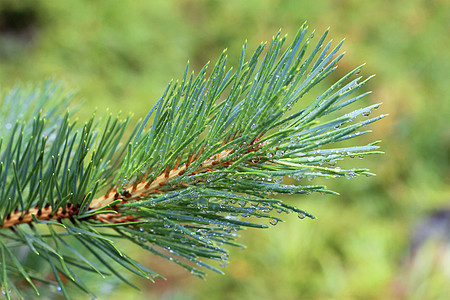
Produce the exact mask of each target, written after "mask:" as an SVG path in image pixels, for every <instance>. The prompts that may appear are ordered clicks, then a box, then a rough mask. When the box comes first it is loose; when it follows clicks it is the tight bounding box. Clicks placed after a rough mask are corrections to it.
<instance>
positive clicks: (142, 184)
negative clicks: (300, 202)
mask: <svg viewBox="0 0 450 300" xmlns="http://www.w3.org/2000/svg"><path fill="white" fill-rule="evenodd" d="M306 31H307V30H306V26H302V27H301V28H300V30H299V32H298V33H297V35H296V36H295V38H294V40H293V42H292V43H291V44H290V45H289V46H287V47H286V49H285V50H283V45H284V43H285V39H286V37H281V36H280V34H277V35H276V36H275V37H274V38H273V39H272V42H271V43H270V45H269V47H268V49H267V50H266V49H265V48H266V45H265V44H261V45H260V46H259V47H258V48H257V49H256V51H255V53H254V54H253V55H252V56H251V58H250V59H249V60H247V59H246V51H247V49H246V48H247V46H246V44H245V45H244V47H243V49H242V53H241V58H240V62H239V65H238V67H237V69H236V71H233V70H232V69H228V68H227V67H226V61H227V56H226V52H224V53H222V55H221V56H220V57H219V59H218V61H217V63H216V64H215V66H214V67H213V68H212V70H211V71H208V66H205V67H204V68H203V69H202V70H201V71H200V72H199V74H198V75H196V76H194V73H191V74H189V65H188V66H187V68H186V72H185V74H184V77H183V79H182V80H181V81H180V82H175V83H170V84H169V86H168V87H167V89H166V91H165V92H164V94H163V96H162V97H161V98H160V99H159V100H158V102H157V103H156V105H155V106H154V107H153V108H152V109H151V111H150V112H149V114H148V115H147V117H146V118H145V119H144V121H143V122H141V123H138V124H137V125H136V127H135V129H134V131H133V132H132V133H131V135H130V138H129V140H128V141H125V142H124V143H123V144H121V141H122V136H123V133H124V131H125V130H126V128H127V126H128V124H129V122H130V118H125V119H123V120H121V119H120V118H119V117H116V118H114V117H112V116H111V115H109V116H106V117H105V118H101V119H98V121H95V120H96V118H95V117H93V118H92V119H91V120H89V121H88V122H86V123H85V124H84V125H83V126H78V125H77V123H76V122H71V121H70V117H69V116H70V114H69V113H66V114H65V115H64V117H60V116H61V115H62V114H61V112H62V111H63V110H65V108H66V107H67V104H68V100H69V99H70V98H69V97H67V96H61V94H59V93H56V91H59V90H60V89H59V88H58V87H57V86H56V87H54V86H53V85H51V84H46V85H45V86H44V88H42V89H35V90H33V91H28V92H27V90H26V89H25V90H23V89H20V88H19V89H16V90H13V91H12V92H11V93H9V94H7V95H6V96H5V97H4V99H5V100H4V102H3V105H2V111H1V112H0V115H1V116H5V119H4V120H6V121H7V122H4V123H3V124H0V125H2V126H5V127H4V128H6V129H7V130H6V131H4V133H2V142H1V144H0V154H1V156H0V157H1V165H0V246H1V255H2V261H1V267H2V269H3V273H2V274H3V275H2V280H3V281H2V282H3V283H2V287H3V289H4V291H6V293H5V294H6V296H7V297H10V293H9V288H8V287H13V290H15V292H16V293H17V294H20V292H19V291H18V289H17V288H14V287H15V285H14V283H13V278H14V282H17V280H18V278H19V277H22V278H23V279H25V280H26V282H27V283H28V284H29V285H30V286H31V287H33V288H34V289H35V290H36V291H37V290H38V289H37V286H38V282H39V281H41V282H46V281H47V279H45V278H44V274H39V272H37V271H36V270H32V269H30V268H29V267H28V266H27V265H26V264H24V262H22V261H20V260H19V259H18V258H16V257H15V254H14V251H13V250H11V249H14V248H17V247H21V246H22V247H26V248H28V249H29V251H30V254H29V255H31V256H33V257H35V258H36V259H40V260H41V261H42V262H43V263H45V264H47V265H48V266H49V267H50V269H51V270H52V272H53V275H54V278H55V283H54V284H57V285H58V286H59V287H60V288H61V290H62V292H63V293H64V295H65V297H66V298H68V297H69V295H68V292H67V291H66V289H65V281H70V282H72V283H73V284H74V285H75V286H77V287H79V288H80V289H81V290H83V291H85V292H86V293H91V292H90V291H89V288H88V287H86V285H85V284H84V283H83V282H82V280H81V278H80V277H78V276H77V273H76V272H75V271H74V269H82V270H85V271H89V272H92V273H95V274H98V275H100V276H103V277H104V276H105V275H106V274H107V272H105V271H103V270H101V269H103V268H105V269H107V270H108V271H109V273H110V274H112V275H114V276H116V277H118V278H120V279H121V280H123V281H124V282H126V283H128V284H130V285H132V286H133V284H132V283H131V282H129V281H128V280H127V279H126V277H124V276H123V275H122V273H121V272H120V271H119V270H117V269H116V268H117V266H121V267H123V268H125V269H127V270H129V271H130V272H132V273H135V274H137V275H139V276H143V277H145V278H148V279H150V280H153V278H155V277H160V275H159V274H157V273H155V272H154V271H152V270H149V269H148V268H146V267H144V266H142V265H141V264H139V263H138V262H136V261H134V260H133V259H131V258H130V257H129V256H128V255H126V254H125V253H124V252H123V251H122V250H120V249H118V248H117V246H116V245H115V242H114V241H115V240H117V239H125V240H129V241H131V242H133V243H135V244H136V245H138V246H140V247H142V248H143V249H145V250H147V251H149V252H151V253H153V254H155V255H159V256H161V257H164V258H167V259H168V260H170V261H173V262H175V263H177V264H179V265H180V266H182V267H184V268H186V269H187V270H189V271H190V272H191V273H193V274H195V275H197V276H200V277H203V276H204V275H205V272H204V270H202V269H201V268H197V267H195V265H198V266H200V267H203V268H207V269H210V270H213V271H216V272H219V273H222V271H221V270H220V269H219V268H218V267H217V266H215V264H214V260H218V261H222V262H226V260H227V259H228V252H227V250H226V248H225V247H224V245H233V246H240V245H239V244H236V242H235V239H236V237H237V235H236V233H235V232H236V231H239V230H241V229H242V228H244V227H255V228H266V227H268V226H267V225H266V224H262V223H261V222H258V219H255V218H249V219H247V220H245V218H247V217H257V218H263V219H264V218H265V219H269V223H270V224H272V225H275V224H276V223H277V222H278V221H280V220H281V219H280V218H279V217H278V215H277V214H276V213H282V212H286V213H292V212H294V213H297V214H298V215H299V218H305V217H310V218H314V216H313V215H311V214H310V213H308V212H306V211H304V210H301V209H299V208H297V207H294V206H291V205H289V204H287V203H284V202H283V201H281V200H279V199H276V198H274V195H276V194H279V193H285V194H308V193H311V192H321V193H330V194H336V192H334V191H330V190H328V189H326V187H324V186H322V185H305V184H304V179H305V178H306V177H307V178H308V179H312V178H314V177H341V176H345V177H348V178H352V177H355V176H359V175H367V176H370V175H373V174H372V173H370V172H369V171H368V170H367V169H341V168H339V167H336V166H335V164H336V162H337V161H340V160H342V159H344V158H346V157H349V156H350V157H351V156H365V155H370V154H378V153H381V152H380V151H379V150H378V146H377V145H376V144H377V142H374V143H370V144H368V145H364V146H355V147H342V146H340V147H339V146H338V147H333V146H334V145H333V144H334V143H339V142H341V141H344V140H348V139H352V138H355V137H358V136H360V135H362V134H365V133H368V132H369V131H368V130H366V131H362V132H360V131H359V130H361V129H362V127H365V126H367V125H369V124H371V123H373V122H375V121H377V120H379V119H381V118H383V117H384V115H380V116H377V117H373V118H365V117H367V116H368V114H369V113H370V112H371V110H373V109H376V108H377V107H378V106H379V104H375V105H370V106H367V107H364V108H357V109H355V110H353V111H352V112H349V113H346V114H343V115H338V114H337V111H338V110H340V109H342V108H345V107H347V106H349V105H351V104H353V103H355V102H357V101H358V100H360V99H362V97H363V96H365V95H367V94H368V93H362V94H356V92H357V91H358V90H359V88H361V87H362V86H363V85H364V84H365V83H366V82H367V81H368V80H369V79H370V77H369V78H367V79H364V80H362V79H361V77H357V78H354V76H355V75H357V74H358V73H359V72H360V69H361V67H362V66H360V67H357V68H355V69H354V70H353V71H351V72H349V73H348V74H347V75H345V76H344V77H343V78H341V79H340V80H338V81H337V82H336V83H335V84H333V85H332V86H331V87H329V88H328V89H327V90H325V91H324V92H322V94H321V95H319V96H318V97H317V98H316V99H315V100H314V101H313V102H312V103H311V104H309V105H308V106H307V107H306V108H304V109H302V110H300V111H297V112H291V111H292V110H293V109H294V108H295V107H296V103H297V102H298V101H299V100H300V99H301V98H302V97H304V96H305V95H306V94H307V93H308V92H310V91H311V90H312V89H313V88H314V87H315V86H316V85H317V84H318V83H320V82H321V81H322V80H324V79H325V78H326V77H327V76H328V75H329V74H330V73H332V72H333V71H334V70H335V69H336V67H337V63H338V62H339V60H340V59H341V58H342V56H343V54H339V49H340V47H341V45H342V42H340V43H339V44H338V45H337V46H336V47H335V48H333V49H332V48H331V42H329V43H327V44H324V41H325V38H326V35H327V32H325V34H324V35H323V36H322V37H321V38H320V40H319V41H318V43H317V44H316V45H315V46H314V48H313V49H312V50H311V51H308V50H307V47H308V45H309V44H310V41H311V39H312V37H313V35H310V36H308V37H307V36H306ZM261 57H262V58H261ZM208 72H209V75H208ZM18 91H22V93H23V94H22V95H21V96H17V95H18V94H17V93H18ZM12 99H16V100H12ZM17 99H18V100H17ZM24 99H30V100H29V101H30V103H31V104H28V105H27V107H29V109H28V110H27V111H23V112H22V113H23V118H22V119H21V120H19V121H18V122H16V123H15V125H10V126H8V125H4V124H13V123H11V120H12V118H13V117H12V116H11V115H10V112H8V109H12V108H13V106H12V101H25V100H24ZM55 99H61V100H60V102H57V103H56V104H52V102H54V101H55ZM22 103H24V102H22ZM14 109H16V111H15V113H16V114H17V115H18V114H19V113H20V111H17V108H14ZM44 112H46V113H44ZM333 115H335V117H333ZM151 118H152V119H153V121H152V124H151V125H148V124H147V123H148V121H149V120H150V119H151ZM3 141H5V144H3ZM122 145H123V146H122ZM288 177H290V178H292V179H290V180H287V179H286V178H288ZM288 182H289V183H288ZM290 182H295V184H290ZM105 190H107V192H106V193H104V192H103V191H105ZM21 224H28V225H29V226H28V227H26V226H23V225H21ZM39 224H45V225H39ZM8 229H10V230H8ZM75 245H76V246H75ZM204 259H207V260H204Z"/></svg>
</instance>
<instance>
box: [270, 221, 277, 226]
mask: <svg viewBox="0 0 450 300" xmlns="http://www.w3.org/2000/svg"><path fill="white" fill-rule="evenodd" d="M269 223H270V225H272V226H275V225H277V224H278V220H277V219H272V220H270V222H269Z"/></svg>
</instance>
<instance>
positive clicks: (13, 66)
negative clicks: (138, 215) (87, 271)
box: [0, 0, 450, 299]
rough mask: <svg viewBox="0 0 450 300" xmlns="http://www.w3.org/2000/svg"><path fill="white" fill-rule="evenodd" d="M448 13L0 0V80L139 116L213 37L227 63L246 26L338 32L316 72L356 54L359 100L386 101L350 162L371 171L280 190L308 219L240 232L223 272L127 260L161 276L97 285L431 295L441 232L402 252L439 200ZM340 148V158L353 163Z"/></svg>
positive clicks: (447, 145) (449, 108)
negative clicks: (307, 191)
mask: <svg viewBox="0 0 450 300" xmlns="http://www.w3.org/2000/svg"><path fill="white" fill-rule="evenodd" d="M449 15H450V5H449V4H448V2H447V1H445V0H398V1H357V0H327V1H298V0H287V1H281V0H272V1H270V0H265V1H261V0H259V1H258V0H247V1H237V0H230V1H218V0H216V1H214V0H200V1H198V0H179V1H175V0H170V1H87V0H86V1H75V0H73V1H50V0H48V1H39V2H38V1H13V0H3V1H2V2H1V3H0V83H1V86H2V87H11V86H12V85H14V84H15V83H16V82H17V81H20V82H28V81H34V82H36V81H38V82H42V81H43V80H45V79H47V78H49V77H55V78H56V79H61V80H63V81H64V82H65V83H66V85H67V86H68V87H70V88H76V89H78V91H79V95H80V99H81V98H83V99H86V100H85V105H84V106H83V108H82V109H81V114H80V115H81V117H80V118H83V117H87V115H88V114H90V113H91V112H92V110H93V108H94V107H98V110H99V111H103V110H104V108H106V107H109V108H110V109H111V111H113V112H114V111H119V110H122V111H124V112H125V113H128V112H129V111H132V112H134V113H135V115H136V116H138V117H142V116H144V115H145V114H146V112H147V111H148V110H149V108H150V107H151V106H152V105H153V103H154V102H155V101H156V100H157V99H158V98H159V96H160V95H161V94H162V92H163V90H164V88H165V86H166V84H167V83H168V81H169V80H170V79H172V78H174V79H176V78H179V77H181V75H182V73H183V70H184V67H185V63H186V61H187V60H188V59H190V61H191V64H192V66H193V69H194V70H199V69H200V67H201V66H202V65H203V64H204V63H206V62H207V61H208V60H212V61H213V60H214V59H215V58H217V57H218V55H219V54H220V53H221V51H222V50H223V49H224V48H228V49H229V54H230V64H231V65H233V64H234V63H235V62H236V61H237V59H238V57H239V52H240V47H241V45H242V44H243V42H244V41H245V40H246V39H248V42H249V49H254V48H255V47H256V45H257V44H258V43H259V42H260V41H266V40H269V39H270V37H271V36H272V35H273V34H274V33H275V32H277V31H278V29H279V28H282V31H283V33H289V34H290V36H293V35H294V34H295V32H296V30H297V29H298V27H299V26H300V25H301V24H302V23H303V22H304V21H305V20H308V23H309V25H310V27H311V28H315V29H316V30H317V31H318V32H322V31H323V30H325V29H326V28H327V27H329V26H330V27H331V33H330V37H332V38H334V40H340V39H341V38H344V37H345V38H346V42H345V44H344V48H345V50H346V51H347V54H346V57H344V59H343V61H342V63H340V67H339V70H338V71H337V74H335V75H334V77H333V78H332V79H337V77H338V76H339V75H342V74H343V73H346V72H348V71H350V70H351V69H352V68H353V67H355V66H357V65H359V64H361V63H363V62H366V63H367V66H366V67H365V68H364V69H363V74H362V75H364V76H368V75H370V74H374V73H375V74H377V77H375V79H373V80H371V82H369V84H368V89H371V90H373V91H374V93H372V94H371V95H370V96H369V97H368V100H367V101H369V102H371V103H376V102H378V101H380V100H381V101H382V102H384V105H383V106H382V107H381V108H380V110H379V111H380V113H381V112H382V113H389V114H390V117H389V118H386V119H384V120H382V121H380V122H377V123H378V124H375V125H373V126H372V129H373V131H374V133H373V134H371V136H370V137H367V139H368V140H372V139H373V138H377V139H378V138H379V139H382V140H383V143H382V148H383V150H384V151H386V155H384V156H377V157H372V158H370V159H369V158H366V159H365V160H364V161H363V165H364V166H369V167H371V169H372V170H373V171H374V172H375V173H377V174H378V176H377V177H375V178H357V179H353V180H351V181H347V180H346V179H337V180H330V181H329V182H327V184H328V186H329V187H331V188H332V189H334V190H337V191H339V192H341V196H340V197H331V196H321V195H317V196H312V195H311V196H304V197H303V196H302V197H299V198H298V199H290V200H289V201H292V202H293V203H296V205H299V206H300V207H302V208H304V209H306V210H308V211H310V212H312V213H314V214H315V215H317V216H318V217H319V219H318V220H316V221H311V220H298V219H297V218H296V216H287V217H286V219H287V222H284V223H280V224H278V225H277V226H276V227H277V228H276V229H272V230H266V231H261V230H260V231H256V230H248V231H247V232H245V233H243V235H242V237H241V241H242V242H243V243H245V244H246V245H248V249H247V250H245V251H241V250H239V249H234V250H233V251H232V254H231V258H230V265H229V266H228V267H226V268H225V272H226V273H227V275H226V276H221V275H217V274H210V276H209V278H208V279H207V280H206V281H201V280H199V279H197V278H194V277H192V276H191V275H190V274H187V272H185V271H184V270H181V269H180V268H177V267H175V266H172V265H170V264H168V263H167V262H166V261H160V260H158V259H156V258H154V257H142V260H144V261H145V262H146V263H147V264H149V265H150V266H151V267H153V268H155V269H156V271H158V272H161V273H162V274H165V275H167V277H168V280H167V281H157V283H156V284H151V283H149V282H146V281H142V282H138V284H139V285H140V286H141V288H142V292H140V293H139V292H136V291H134V290H131V289H129V288H127V287H123V286H121V285H120V286H119V288H115V289H114V288H113V287H114V285H111V283H108V284H106V283H101V281H99V287H98V290H99V294H100V295H102V294H103V295H105V297H106V295H107V294H109V296H108V298H109V299H138V298H139V297H141V298H142V299H304V298H306V299H330V298H336V299H373V298H375V299H406V298H408V299H445V296H446V295H447V296H448V295H449V294H450V286H449V285H448V282H449V281H450V274H448V273H449V272H448V270H449V269H450V262H449V258H448V257H449V256H450V254H449V253H450V250H449V249H450V246H449V244H448V243H450V242H448V241H447V244H446V245H445V242H444V244H442V243H439V241H438V242H435V241H431V242H426V243H424V244H423V247H421V248H420V249H419V250H418V254H417V253H416V254H417V255H414V257H413V256H412V253H411V249H410V244H411V238H412V236H413V235H414V228H415V227H414V226H415V224H416V223H417V222H418V221H419V220H421V219H424V218H426V217H427V216H428V215H429V214H430V212H431V211H433V210H439V209H443V208H448V207H449V206H450V185H449V184H448V183H449V182H450V173H449V172H450V171H449V170H450V168H449V160H450V130H449V118H450V105H449V100H448V95H449V94H450V90H449V82H448V78H449V77H448V70H449V69H450V52H449V51H448V48H449V47H450V39H449V35H448V29H449V28H450V19H449V18H448V16H449ZM330 83H331V82H330V81H329V82H328V84H330ZM305 101H308V99H305ZM356 160H357V159H355V160H353V161H350V162H349V164H352V165H358V164H359V163H360V162H357V161H356ZM447 234H448V232H447ZM442 248H444V249H446V251H447V252H446V255H447V256H445V255H443V254H442V252H443V251H442ZM444 254H445V251H444ZM136 255H137V256H139V255H140V254H139V252H138V250H136ZM446 257H447V258H446ZM446 259H447V260H446ZM96 280H97V279H96ZM138 280H140V279H138ZM100 298H103V297H100ZM80 299H83V296H82V295H81V296H80Z"/></svg>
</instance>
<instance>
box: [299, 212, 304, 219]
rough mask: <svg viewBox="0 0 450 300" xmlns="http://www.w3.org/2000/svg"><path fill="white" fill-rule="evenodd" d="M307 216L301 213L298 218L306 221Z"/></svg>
mask: <svg viewBox="0 0 450 300" xmlns="http://www.w3.org/2000/svg"><path fill="white" fill-rule="evenodd" d="M305 217H306V216H305V214H304V213H299V214H298V218H299V219H304V218H305Z"/></svg>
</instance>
